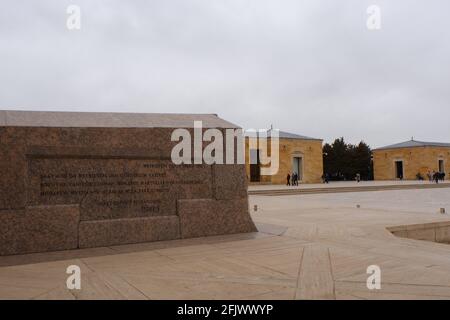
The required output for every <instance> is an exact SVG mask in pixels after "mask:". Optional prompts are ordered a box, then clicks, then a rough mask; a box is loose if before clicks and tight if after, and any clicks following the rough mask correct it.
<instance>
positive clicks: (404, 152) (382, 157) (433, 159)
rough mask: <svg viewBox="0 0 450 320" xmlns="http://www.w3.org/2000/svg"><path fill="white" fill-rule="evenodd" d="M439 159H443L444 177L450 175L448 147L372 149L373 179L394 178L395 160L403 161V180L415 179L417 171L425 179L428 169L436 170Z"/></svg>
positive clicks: (449, 150)
mask: <svg viewBox="0 0 450 320" xmlns="http://www.w3.org/2000/svg"><path fill="white" fill-rule="evenodd" d="M439 159H442V160H444V166H445V173H446V179H447V180H448V179H449V176H450V148H442V147H414V148H399V149H386V150H374V151H373V162H374V177H375V180H395V178H396V177H395V161H398V160H402V161H403V171H404V179H405V180H416V179H417V178H416V175H417V173H420V174H421V175H422V176H423V177H424V178H425V179H427V172H428V171H433V170H434V171H438V164H439V162H438V161H439Z"/></svg>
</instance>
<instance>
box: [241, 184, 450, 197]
mask: <svg viewBox="0 0 450 320" xmlns="http://www.w3.org/2000/svg"><path fill="white" fill-rule="evenodd" d="M435 188H450V183H440V184H408V185H383V186H356V187H322V188H293V189H268V190H248V194H249V195H264V196H282V195H295V194H320V193H343V192H368V191H385V190H411V189H435Z"/></svg>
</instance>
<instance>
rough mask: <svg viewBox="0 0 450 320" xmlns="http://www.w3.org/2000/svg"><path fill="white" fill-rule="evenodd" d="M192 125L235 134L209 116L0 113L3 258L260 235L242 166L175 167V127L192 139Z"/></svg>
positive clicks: (1, 249) (0, 187) (0, 245)
mask: <svg viewBox="0 0 450 320" xmlns="http://www.w3.org/2000/svg"><path fill="white" fill-rule="evenodd" d="M194 120H196V121H197V120H198V121H202V122H203V127H204V130H205V129H206V128H218V129H220V130H221V131H222V132H223V131H224V130H225V129H227V128H233V129H235V128H237V127H236V126H235V125H233V124H231V123H229V122H227V121H225V120H222V119H220V118H219V117H217V116H216V115H211V114H208V115H182V114H167V115H166V114H126V113H72V112H20V111H0V149H1V150H2V152H1V153H0V170H1V178H0V222H1V226H0V239H1V242H0V254H1V255H6V254H19V253H28V252H41V251H51V250H63V249H72V248H78V247H82V248H86V247H95V246H109V245H117V244H125V243H137V242H146V241H156V240H168V239H177V238H180V237H182V238H187V237H199V236H207V235H215V234H226V233H240V232H252V231H255V230H256V228H255V226H254V224H253V222H252V220H251V218H250V215H249V213H248V199H247V182H246V177H245V167H244V165H237V164H232V165H204V164H203V165H181V166H176V165H174V164H173V163H172V161H171V151H172V148H173V147H174V145H176V144H177V143H178V142H172V141H171V134H172V132H173V130H174V128H179V127H181V128H186V129H188V130H189V132H190V133H191V135H192V136H193V135H194V134H193V124H194ZM192 140H193V139H192ZM203 144H204V145H206V144H207V143H206V142H204V143H203Z"/></svg>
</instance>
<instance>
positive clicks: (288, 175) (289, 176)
mask: <svg viewBox="0 0 450 320" xmlns="http://www.w3.org/2000/svg"><path fill="white" fill-rule="evenodd" d="M286 179H287V181H286V185H287V186H290V185H291V175H290V174H289V173H288V174H287V177H286Z"/></svg>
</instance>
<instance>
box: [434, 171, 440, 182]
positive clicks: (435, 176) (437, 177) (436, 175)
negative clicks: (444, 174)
mask: <svg viewBox="0 0 450 320" xmlns="http://www.w3.org/2000/svg"><path fill="white" fill-rule="evenodd" d="M439 176H440V173H439V172H435V173H434V177H433V178H434V181H435V182H436V184H439Z"/></svg>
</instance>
